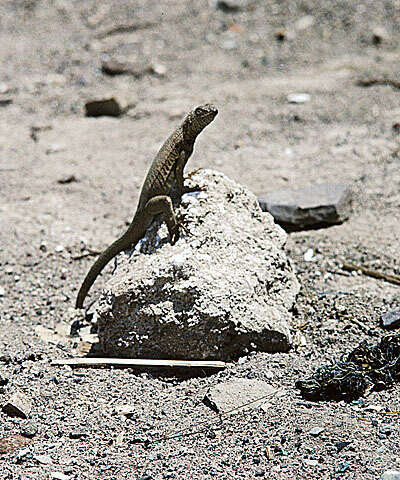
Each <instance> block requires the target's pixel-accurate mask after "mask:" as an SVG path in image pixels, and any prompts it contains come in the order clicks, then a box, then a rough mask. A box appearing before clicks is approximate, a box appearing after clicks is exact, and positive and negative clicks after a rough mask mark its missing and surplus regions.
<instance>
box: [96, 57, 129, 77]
mask: <svg viewBox="0 0 400 480" xmlns="http://www.w3.org/2000/svg"><path fill="white" fill-rule="evenodd" d="M101 71H102V72H103V73H105V74H107V75H111V76H114V75H123V74H125V73H133V71H134V68H133V64H132V63H129V62H118V61H117V60H113V59H110V60H104V61H103V62H102V63H101Z"/></svg>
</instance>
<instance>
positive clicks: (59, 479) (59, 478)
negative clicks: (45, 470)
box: [50, 472, 72, 480]
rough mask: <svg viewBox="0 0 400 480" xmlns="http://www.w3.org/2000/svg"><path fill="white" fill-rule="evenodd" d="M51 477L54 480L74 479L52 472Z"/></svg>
mask: <svg viewBox="0 0 400 480" xmlns="http://www.w3.org/2000/svg"><path fill="white" fill-rule="evenodd" d="M50 477H51V478H52V479H54V480H70V479H71V478H72V477H70V476H69V475H65V474H64V473H61V472H51V473H50Z"/></svg>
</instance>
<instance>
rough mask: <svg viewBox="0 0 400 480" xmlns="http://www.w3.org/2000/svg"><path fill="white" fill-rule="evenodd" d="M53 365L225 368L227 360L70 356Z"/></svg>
mask: <svg viewBox="0 0 400 480" xmlns="http://www.w3.org/2000/svg"><path fill="white" fill-rule="evenodd" d="M51 364H52V365H69V366H70V367H98V366H102V367H107V366H112V365H116V366H119V367H194V368H225V367H226V366H227V365H228V364H227V363H225V362H219V361H212V360H210V361H209V360H149V359H144V358H68V359H62V360H53V361H52V362H51Z"/></svg>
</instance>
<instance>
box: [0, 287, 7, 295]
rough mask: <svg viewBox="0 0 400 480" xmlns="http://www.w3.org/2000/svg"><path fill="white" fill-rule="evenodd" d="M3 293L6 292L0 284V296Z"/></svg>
mask: <svg viewBox="0 0 400 480" xmlns="http://www.w3.org/2000/svg"><path fill="white" fill-rule="evenodd" d="M5 294H6V290H5V288H4V287H1V286H0V297H4V295H5Z"/></svg>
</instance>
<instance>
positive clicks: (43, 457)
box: [33, 455, 53, 465]
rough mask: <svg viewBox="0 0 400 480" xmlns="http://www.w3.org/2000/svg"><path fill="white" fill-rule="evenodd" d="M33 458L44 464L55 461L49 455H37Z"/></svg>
mask: <svg viewBox="0 0 400 480" xmlns="http://www.w3.org/2000/svg"><path fill="white" fill-rule="evenodd" d="M33 458H34V459H35V460H36V461H37V462H39V463H42V464H43V465H50V463H53V460H52V459H51V458H50V457H49V456H48V455H35V456H34V457H33Z"/></svg>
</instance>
